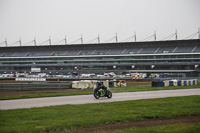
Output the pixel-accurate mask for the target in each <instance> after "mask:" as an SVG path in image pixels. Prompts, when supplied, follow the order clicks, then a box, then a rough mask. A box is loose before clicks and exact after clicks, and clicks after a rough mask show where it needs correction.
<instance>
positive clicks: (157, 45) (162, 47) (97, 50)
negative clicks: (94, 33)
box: [0, 39, 200, 57]
mask: <svg viewBox="0 0 200 133" xmlns="http://www.w3.org/2000/svg"><path fill="white" fill-rule="evenodd" d="M188 41H189V42H188ZM191 52H194V53H195V52H200V43H199V39H198V40H177V41H159V42H130V43H108V44H93V45H92V44H79V45H77V44H76V45H58V46H55V45H54V46H23V47H1V49H0V57H31V56H81V55H121V54H162V53H191Z"/></svg>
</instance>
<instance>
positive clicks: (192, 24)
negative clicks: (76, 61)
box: [0, 0, 200, 44]
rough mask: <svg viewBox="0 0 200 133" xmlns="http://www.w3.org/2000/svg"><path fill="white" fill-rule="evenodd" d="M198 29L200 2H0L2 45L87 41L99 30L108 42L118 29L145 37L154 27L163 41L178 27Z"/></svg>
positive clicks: (183, 31) (183, 32)
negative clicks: (19, 41) (65, 38)
mask: <svg viewBox="0 0 200 133" xmlns="http://www.w3.org/2000/svg"><path fill="white" fill-rule="evenodd" d="M199 27H200V0H0V43H1V42H3V41H4V40H5V38H7V40H8V44H11V43H13V42H16V41H18V40H19V38H20V37H21V39H22V44H24V43H26V42H29V41H32V40H33V38H34V37H36V40H37V42H38V43H40V42H42V41H45V40H47V39H48V38H49V36H51V39H52V42H57V41H59V40H62V39H64V37H65V36H67V40H68V43H70V42H73V41H74V40H76V39H78V38H80V37H81V35H83V41H84V42H85V43H86V42H88V41H90V40H91V39H94V38H95V37H97V36H98V34H99V35H100V39H101V42H104V41H106V40H107V39H109V38H112V37H113V36H115V34H116V33H117V35H118V40H119V41H123V40H124V39H126V38H128V37H130V36H132V35H134V33H135V32H136V34H137V40H138V41H141V40H143V39H144V38H146V37H148V36H150V35H153V34H154V31H155V30H156V33H157V40H161V39H163V38H165V37H167V36H169V35H171V34H173V33H175V29H177V30H178V39H185V38H186V37H187V36H189V35H191V34H193V33H195V32H197V31H198V28H199ZM196 38H197V36H196ZM133 41H134V40H133Z"/></svg>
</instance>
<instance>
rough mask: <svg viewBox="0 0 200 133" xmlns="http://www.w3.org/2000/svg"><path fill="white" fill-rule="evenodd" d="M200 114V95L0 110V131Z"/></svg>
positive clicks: (58, 128)
mask: <svg viewBox="0 0 200 133" xmlns="http://www.w3.org/2000/svg"><path fill="white" fill-rule="evenodd" d="M199 114H200V96H186V97H172V98H159V99H148V100H147V99H146V100H136V101H123V102H112V103H95V104H84V105H64V106H52V107H42V108H32V109H17V110H0V116H1V117H0V131H1V132H3V133H6V132H19V133H29V132H31V133H34V132H46V131H62V130H65V131H67V130H70V129H71V128H78V127H84V126H92V125H101V124H108V123H115V122H127V121H139V120H146V119H150V118H170V117H177V116H189V115H199Z"/></svg>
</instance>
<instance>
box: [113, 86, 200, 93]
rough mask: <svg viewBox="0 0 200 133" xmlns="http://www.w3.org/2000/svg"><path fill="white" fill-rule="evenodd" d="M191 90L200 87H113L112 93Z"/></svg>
mask: <svg viewBox="0 0 200 133" xmlns="http://www.w3.org/2000/svg"><path fill="white" fill-rule="evenodd" d="M191 88H200V86H199V85H192V86H174V87H151V85H136V86H127V87H113V88H110V89H111V90H112V92H134V91H153V90H173V89H191Z"/></svg>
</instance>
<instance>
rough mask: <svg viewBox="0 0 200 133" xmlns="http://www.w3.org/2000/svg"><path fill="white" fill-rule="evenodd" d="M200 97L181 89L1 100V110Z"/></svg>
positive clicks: (191, 90)
mask: <svg viewBox="0 0 200 133" xmlns="http://www.w3.org/2000/svg"><path fill="white" fill-rule="evenodd" d="M190 95H200V88H198V89H180V90H160V91H142V92H123V93H113V97H112V98H111V99H108V98H105V97H101V98H100V99H95V98H94V97H93V95H79V96H60V97H47V98H32V99H19V100H1V101H0V109H1V110H5V109H21V108H33V107H44V106H55V105H66V104H87V103H102V102H115V101H127V100H139V99H152V98H164V97H177V96H190Z"/></svg>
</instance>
